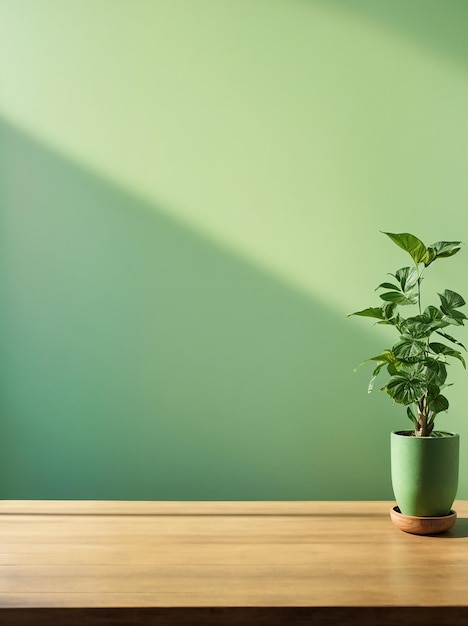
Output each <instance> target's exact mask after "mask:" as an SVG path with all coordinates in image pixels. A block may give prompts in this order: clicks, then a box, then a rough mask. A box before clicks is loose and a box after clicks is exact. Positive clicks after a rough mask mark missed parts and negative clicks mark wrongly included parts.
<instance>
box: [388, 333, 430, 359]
mask: <svg viewBox="0 0 468 626" xmlns="http://www.w3.org/2000/svg"><path fill="white" fill-rule="evenodd" d="M425 349H426V343H425V342H424V341H418V340H412V339H407V338H403V339H402V340H401V341H399V342H398V343H397V344H395V345H394V346H393V348H392V352H393V354H394V356H395V357H396V358H397V359H399V360H401V361H409V362H412V361H418V360H419V359H420V358H421V356H422V355H423V354H424V351H425Z"/></svg>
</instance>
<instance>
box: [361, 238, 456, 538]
mask: <svg viewBox="0 0 468 626" xmlns="http://www.w3.org/2000/svg"><path fill="white" fill-rule="evenodd" d="M383 234H385V235H387V236H388V237H389V238H390V239H391V240H392V241H393V242H394V243H395V244H396V245H397V246H399V247H400V248H402V249H403V250H404V251H405V252H407V253H408V254H409V255H410V256H411V259H412V261H413V264H412V265H411V266H407V267H402V268H400V269H398V270H397V271H396V272H395V273H394V274H390V276H392V279H391V280H389V281H387V282H383V283H381V284H380V285H379V286H378V287H377V288H376V290H379V291H380V299H381V301H382V302H381V304H380V306H376V307H369V308H366V309H363V310H362V311H356V312H355V313H351V315H358V316H363V317H369V318H374V319H376V320H377V324H383V325H387V326H393V327H394V328H395V330H396V331H397V334H398V341H397V342H396V343H395V344H394V345H393V346H392V347H391V348H386V349H385V350H383V351H382V352H381V353H380V354H378V355H376V356H373V357H371V358H370V359H366V360H365V361H363V362H362V363H360V364H359V365H358V367H359V366H360V365H362V364H364V363H368V362H374V363H375V368H374V370H373V374H372V378H371V380H370V383H369V387H368V392H369V393H370V392H371V391H372V389H373V386H374V382H375V379H376V377H377V376H378V375H379V374H380V373H381V372H382V371H384V372H386V373H387V375H388V379H387V381H386V383H385V384H384V386H383V387H382V388H381V390H382V391H385V392H386V393H387V394H388V395H389V396H390V398H392V400H394V401H395V402H396V403H398V404H402V405H404V406H406V414H407V416H408V417H409V419H410V420H411V422H412V426H413V427H412V430H410V431H398V432H393V433H392V434H391V464H392V486H393V491H394V494H395V498H396V500H397V504H398V507H394V509H392V511H391V515H392V520H393V521H394V522H395V523H396V524H397V525H399V526H400V527H401V528H402V530H407V531H409V532H416V533H420V534H427V533H432V532H440V531H442V530H446V529H447V528H449V527H450V526H452V525H453V523H454V522H455V516H456V514H455V513H454V512H453V511H451V506H452V504H453V501H454V499H455V495H456V491H457V485H458V451H459V436H458V434H456V433H450V432H444V431H438V430H435V427H434V426H435V419H436V417H437V415H438V414H439V413H441V412H442V411H447V409H448V407H449V401H448V399H447V398H446V396H445V392H444V393H443V390H444V389H445V388H446V387H448V386H450V383H448V382H447V373H448V372H447V370H448V367H449V366H450V364H451V362H452V361H453V360H457V361H460V362H461V363H462V365H463V367H465V368H466V363H465V359H464V358H463V354H462V352H461V351H460V348H461V349H463V350H465V347H464V346H463V344H462V343H461V342H460V341H458V339H456V338H455V337H453V336H452V334H451V333H452V332H453V331H452V330H450V329H451V328H457V327H459V326H463V325H464V321H465V319H467V318H466V315H465V314H464V313H463V312H462V311H461V310H460V309H461V307H463V306H464V305H465V300H464V299H463V298H462V296H461V295H460V294H458V293H456V292H455V291H451V290H449V289H446V290H445V291H444V292H443V293H439V294H438V296H439V302H437V304H436V305H434V304H429V305H427V306H425V307H424V308H423V301H422V295H421V287H422V283H423V279H424V272H425V271H426V269H427V268H428V267H429V266H430V265H432V263H434V261H436V260H438V259H444V258H448V257H451V256H453V255H454V254H456V253H457V252H458V251H459V250H460V246H461V242H460V241H438V242H436V243H434V244H432V245H430V246H426V245H425V244H424V243H423V242H422V241H421V240H420V239H418V237H415V236H414V235H411V234H409V233H383ZM404 311H409V314H408V315H406V316H405V315H404V314H403V313H404ZM447 329H449V330H450V332H447Z"/></svg>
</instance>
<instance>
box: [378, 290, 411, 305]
mask: <svg viewBox="0 0 468 626" xmlns="http://www.w3.org/2000/svg"><path fill="white" fill-rule="evenodd" d="M380 297H381V298H382V300H385V301H386V302H395V303H396V304H406V303H407V300H408V298H407V297H406V296H405V295H404V294H403V293H401V291H386V292H385V293H381V294H380ZM411 304H414V302H412V303H411Z"/></svg>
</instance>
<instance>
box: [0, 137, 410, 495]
mask: <svg viewBox="0 0 468 626" xmlns="http://www.w3.org/2000/svg"><path fill="white" fill-rule="evenodd" d="M1 145H2V150H3V152H2V154H1V155H0V159H1V162H0V171H1V174H0V177H1V179H0V188H1V189H2V192H1V193H2V202H1V204H2V214H1V216H0V218H1V233H2V239H3V241H2V243H1V253H0V254H1V264H0V272H1V275H2V276H1V281H0V284H1V285H2V291H3V293H2V309H3V311H2V317H3V323H2V324H3V327H2V328H1V334H2V337H1V339H2V343H3V346H4V347H3V350H2V351H3V372H2V380H3V391H2V406H3V411H2V415H3V418H2V419H3V420H4V422H3V424H2V430H3V436H2V455H1V458H2V461H1V465H2V471H1V475H2V479H1V483H0V487H1V495H2V497H4V498H19V499H21V498H26V499H27V498H38V499H60V498H85V499H168V500H170V499H193V500H196V499H214V500H216V499H226V500H228V499H258V500H261V499H278V500H280V499H385V498H389V497H391V492H390V485H389V476H388V462H387V461H388V452H387V449H388V432H389V430H391V429H392V428H393V427H394V426H395V423H393V424H392V422H391V421H390V420H389V419H386V418H387V417H388V416H390V415H395V414H398V410H397V409H395V408H394V407H391V405H390V403H387V401H386V400H385V403H381V401H380V399H379V396H378V395H376V396H375V397H374V396H372V397H371V399H368V397H367V396H366V394H365V384H366V383H365V377H366V375H367V374H364V375H359V377H356V376H355V375H353V372H352V368H353V366H354V365H355V363H356V362H357V361H359V360H360V359H361V358H364V357H365V356H367V355H368V353H369V352H370V351H371V352H372V351H373V350H375V349H376V347H375V346H374V345H372V343H371V342H370V340H369V339H368V338H367V335H365V334H364V333H361V332H359V331H358V327H359V325H354V326H353V325H352V323H350V322H346V321H345V320H344V319H343V318H342V317H340V316H338V315H337V314H336V313H335V312H334V311H331V310H329V309H328V308H327V307H326V306H324V305H323V304H322V303H321V302H319V301H314V300H313V299H312V298H311V297H307V296H305V295H304V294H303V293H301V292H298V291H295V290H294V289H293V288H291V286H289V285H287V284H285V283H283V282H281V281H280V280H278V279H276V278H275V277H274V276H271V275H268V274H266V273H264V272H262V271H260V270H259V269H258V268H256V267H253V266H251V265H249V264H248V263H246V262H245V260H242V259H239V258H237V257H235V256H234V255H233V254H232V253H227V252H226V251H225V250H224V249H223V248H222V247H219V246H217V245H216V244H215V243H213V242H212V241H208V240H205V239H203V238H202V237H200V235H199V234H195V233H194V232H192V231H191V230H190V229H188V228H186V227H182V226H181V225H180V224H179V223H177V222H176V221H174V220H172V219H171V218H170V217H168V215H167V213H166V212H158V211H157V207H154V206H149V205H145V204H144V203H142V202H141V201H140V200H138V199H136V198H135V197H133V196H131V195H129V194H128V193H126V192H125V191H123V190H122V189H118V188H117V187H115V186H111V185H109V184H108V183H106V182H103V181H101V180H99V179H98V178H97V177H96V176H95V175H93V174H91V173H89V172H87V171H85V170H84V169H83V168H81V167H77V166H76V165H74V164H73V163H71V162H69V161H67V160H65V159H64V158H62V157H60V158H59V157H58V156H57V155H56V154H55V153H53V152H51V151H49V150H47V149H45V148H44V147H42V146H40V145H38V144H37V143H35V142H32V141H31V140H30V139H29V138H28V137H27V136H25V135H24V134H21V133H19V132H18V131H16V130H13V129H12V128H10V127H8V126H6V125H3V126H2V127H1ZM394 421H395V420H394V419H393V422H394ZM402 425H403V426H404V425H406V424H405V421H404V418H402Z"/></svg>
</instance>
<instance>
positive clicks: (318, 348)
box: [0, 0, 468, 499]
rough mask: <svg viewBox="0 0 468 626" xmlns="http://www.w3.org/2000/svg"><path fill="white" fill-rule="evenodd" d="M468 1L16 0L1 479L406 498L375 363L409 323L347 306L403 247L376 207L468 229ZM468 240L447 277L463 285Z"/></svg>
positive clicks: (363, 301)
mask: <svg viewBox="0 0 468 626" xmlns="http://www.w3.org/2000/svg"><path fill="white" fill-rule="evenodd" d="M467 24H468V5H467V4H466V3H465V2H463V1H461V0H460V1H458V0H448V1H446V2H444V3H441V2H439V1H438V0H393V1H392V2H390V1H387V2H384V1H383V0H377V1H375V0H367V1H364V0H347V1H345V0H326V1H325V0H235V1H234V0H151V1H150V0H125V1H124V0H79V1H78V0H66V1H63V0H41V1H40V2H38V1H37V0H2V1H1V2H0V76H1V85H2V87H1V91H0V119H1V125H0V201H1V205H0V211H1V212H0V227H1V230H0V237H1V241H0V244H1V245H0V298H1V317H0V340H1V355H2V356H1V367H2V371H1V397H0V402H1V420H0V497H3V498H117V499H118V498H128V499H386V498H391V497H392V495H391V488H390V480H389V467H388V465H389V452H388V445H389V432H390V431H391V430H393V429H396V428H404V427H406V426H407V420H406V418H405V416H404V411H403V410H402V409H401V408H399V407H398V406H395V405H392V404H391V402H390V401H389V400H388V399H387V398H386V397H384V396H383V394H379V393H375V394H373V395H371V396H367V394H366V388H367V380H368V377H369V373H370V372H369V370H365V369H364V368H363V369H362V370H360V371H359V372H358V373H357V374H355V373H353V367H354V366H355V364H356V363H357V362H359V361H360V360H362V359H363V358H366V357H367V356H370V355H371V354H373V353H375V352H376V351H378V350H379V349H380V348H381V347H384V346H385V344H386V343H388V341H389V335H388V332H387V329H381V328H374V327H373V326H372V323H369V321H368V320H363V319H357V318H355V319H350V320H346V319H345V315H346V314H347V313H348V312H350V311H354V310H356V309H358V308H362V307H364V306H368V305H371V304H377V302H378V298H377V296H375V295H374V294H373V289H374V288H375V286H376V285H377V284H378V283H379V282H381V281H382V280H383V279H384V278H385V273H386V272H388V271H393V270H395V269H396V268H397V267H400V266H401V265H403V264H405V261H404V258H403V257H402V256H401V254H400V253H399V251H398V249H397V248H396V247H395V246H393V245H392V244H391V242H389V241H387V240H386V239H385V238H384V236H383V235H381V234H380V233H379V231H380V230H389V231H394V232H399V231H409V232H414V233H415V234H417V235H419V236H420V237H421V238H423V239H424V240H426V241H427V243H432V242H433V241H434V240H437V239H458V238H460V239H463V240H465V241H467V240H468V235H467V233H468V212H467V207H468V177H467V176H466V165H467V163H468V116H467V115H466V111H467V110H468V40H467V38H466V36H465V31H466V25H467ZM467 254H468V251H467V250H466V249H465V250H463V252H462V254H460V255H459V256H457V257H455V258H454V259H449V260H447V261H445V262H441V264H440V266H439V267H436V266H434V270H433V272H432V277H433V280H434V282H433V283H432V282H431V290H432V288H433V291H432V294H435V292H436V291H437V290H439V291H440V289H443V288H445V287H448V288H451V289H454V290H456V291H460V292H461V293H464V294H468V289H467V280H466V267H467V263H468V256H466V255H467ZM430 269H432V267H431V268H430ZM429 278H430V275H429V274H428V280H427V286H428V287H429V286H430V283H429ZM452 370H453V378H454V381H455V382H456V385H455V386H454V387H453V389H451V390H450V391H449V393H450V401H451V411H450V413H449V414H448V415H444V416H442V417H441V418H440V420H439V426H440V427H444V428H446V429H452V430H457V431H459V432H460V433H461V435H462V475H461V485H460V491H459V494H460V496H461V497H464V498H468V459H467V458H466V453H465V448H466V446H467V445H468V444H466V443H465V444H464V443H463V441H465V440H466V441H468V421H467V416H466V405H467V400H468V393H467V389H468V387H467V382H468V379H467V376H466V373H465V372H464V371H463V370H462V368H461V367H457V365H454V366H453V367H452ZM408 424H409V422H408Z"/></svg>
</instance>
